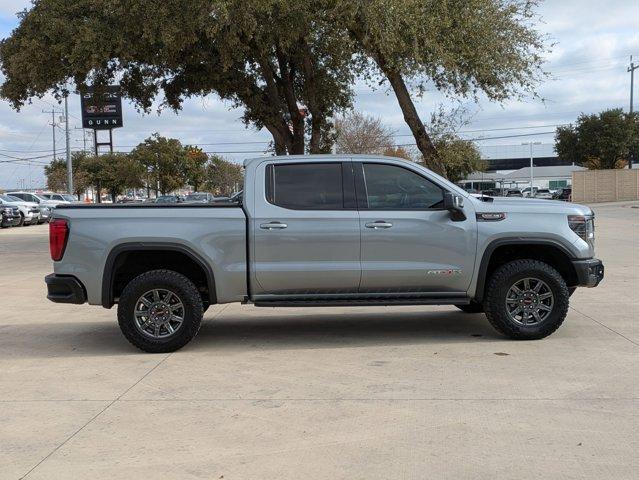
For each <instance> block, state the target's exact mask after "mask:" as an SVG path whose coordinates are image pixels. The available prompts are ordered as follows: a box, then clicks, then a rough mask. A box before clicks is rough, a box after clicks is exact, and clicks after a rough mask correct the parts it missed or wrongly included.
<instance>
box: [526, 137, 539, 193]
mask: <svg viewBox="0 0 639 480" xmlns="http://www.w3.org/2000/svg"><path fill="white" fill-rule="evenodd" d="M522 145H530V198H532V197H534V196H535V191H534V189H533V181H534V179H535V177H534V175H533V166H534V165H533V159H534V157H533V145H541V142H523V143H522Z"/></svg>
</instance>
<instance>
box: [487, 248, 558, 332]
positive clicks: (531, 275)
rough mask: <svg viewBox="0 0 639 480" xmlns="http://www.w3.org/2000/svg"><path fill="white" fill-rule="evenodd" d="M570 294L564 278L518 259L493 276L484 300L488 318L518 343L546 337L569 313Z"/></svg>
mask: <svg viewBox="0 0 639 480" xmlns="http://www.w3.org/2000/svg"><path fill="white" fill-rule="evenodd" d="M569 297H570V292H569V290H568V287H567V286H566V282H565V280H564V279H563V277H562V276H561V275H560V274H559V272H557V270H555V269H554V268H552V267H551V266H550V265H548V264H546V263H544V262H540V261H538V260H515V261H512V262H509V263H506V264H505V265H502V266H501V267H499V268H498V269H497V270H495V272H494V273H493V274H492V276H491V277H490V280H489V282H488V286H487V289H486V295H485V299H484V310H485V312H486V317H488V320H489V321H490V323H491V324H492V326H493V327H495V329H496V330H497V331H499V332H500V333H502V334H504V335H506V336H508V337H510V338H512V339H515V340H536V339H539V338H544V337H547V336H548V335H550V334H551V333H553V332H554V331H555V330H557V329H558V328H559V326H560V325H561V324H562V323H563V321H564V319H565V318H566V314H567V313H568V299H569Z"/></svg>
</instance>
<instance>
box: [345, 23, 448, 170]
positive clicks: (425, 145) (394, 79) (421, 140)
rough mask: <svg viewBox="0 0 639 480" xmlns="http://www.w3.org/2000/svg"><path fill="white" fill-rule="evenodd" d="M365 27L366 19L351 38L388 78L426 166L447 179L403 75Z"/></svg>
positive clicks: (353, 31)
mask: <svg viewBox="0 0 639 480" xmlns="http://www.w3.org/2000/svg"><path fill="white" fill-rule="evenodd" d="M363 25H366V22H365V21H364V19H360V22H359V28H353V29H351V30H350V34H351V36H352V37H353V38H355V39H356V40H357V41H358V42H359V43H360V44H361V45H362V46H364V47H365V48H366V49H367V50H368V51H369V53H370V55H371V56H372V57H373V59H374V60H375V63H377V66H378V67H379V69H380V70H381V71H382V73H383V74H384V75H385V76H386V78H388V81H389V82H390V84H391V87H393V91H394V92H395V97H396V98H397V103H398V104H399V108H401V109H402V113H403V114H404V121H405V122H406V124H407V125H408V128H410V131H411V133H412V134H413V137H414V138H415V143H416V144H417V148H418V149H419V151H420V152H421V154H422V157H423V159H424V164H425V165H426V166H427V167H428V168H430V169H431V170H432V171H434V172H435V173H438V174H439V175H441V176H442V177H444V178H445V177H446V168H445V167H444V164H443V162H442V161H441V159H440V158H439V155H438V154H437V149H436V148H435V145H433V141H432V140H431V138H430V135H428V132H427V131H426V127H424V124H423V123H422V121H421V119H420V118H419V114H418V113H417V109H416V108H415V104H414V103H413V100H412V98H410V93H409V91H408V87H407V86H406V83H405V82H404V79H403V77H402V75H401V73H400V72H398V71H397V70H395V69H394V68H392V66H391V65H389V64H388V61H387V60H386V58H385V57H384V55H383V54H382V53H381V52H380V51H379V49H378V48H376V47H375V45H374V44H373V43H372V42H371V41H370V38H369V37H368V34H367V33H366V31H365V30H363V29H362V26H363Z"/></svg>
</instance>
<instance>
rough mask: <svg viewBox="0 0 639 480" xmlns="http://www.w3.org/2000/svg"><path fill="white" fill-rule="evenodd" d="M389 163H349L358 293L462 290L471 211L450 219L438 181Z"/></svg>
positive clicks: (467, 275)
mask: <svg viewBox="0 0 639 480" xmlns="http://www.w3.org/2000/svg"><path fill="white" fill-rule="evenodd" d="M390 162H391V163H388V161H379V162H376V161H370V162H362V163H360V162H355V163H353V166H354V171H355V175H356V187H357V199H358V205H359V211H360V231H361V235H362V280H361V285H360V292H419V293H444V292H448V293H459V294H461V292H465V291H466V290H467V289H468V287H469V285H470V282H471V278H472V273H473V268H474V262H475V250H476V220H475V218H474V212H471V214H470V215H467V217H468V218H467V219H466V220H464V221H457V222H455V221H453V220H452V219H451V217H450V213H449V212H448V211H446V210H444V209H443V194H444V188H443V187H442V186H440V185H438V184H437V183H435V182H434V181H433V180H431V179H429V178H427V177H426V176H425V175H424V174H423V173H422V172H420V171H419V170H417V169H411V168H409V167H408V166H406V165H405V163H404V162H402V163H404V164H402V163H399V162H398V163H392V161H390ZM469 203H470V202H469ZM468 209H469V210H472V206H470V205H469V206H468Z"/></svg>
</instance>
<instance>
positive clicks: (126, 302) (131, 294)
mask: <svg viewBox="0 0 639 480" xmlns="http://www.w3.org/2000/svg"><path fill="white" fill-rule="evenodd" d="M153 289H164V290H169V291H170V292H172V293H173V294H174V295H176V296H177V297H178V298H179V300H180V301H181V302H182V304H183V305H184V320H183V322H182V324H181V325H180V326H179V328H177V330H176V331H175V333H174V334H172V335H171V336H169V337H167V338H151V337H148V336H146V335H144V334H143V333H141V332H140V331H139V330H138V328H137V327H136V325H135V320H134V310H135V307H136V303H137V302H138V300H139V299H140V297H141V296H142V295H143V294H144V293H145V292H148V291H150V290H153ZM202 313H203V309H202V297H201V296H200V293H199V292H198V290H197V288H196V287H195V285H193V282H191V281H190V280H189V279H188V278H186V277H185V276H184V275H181V274H179V273H177V272H174V271H172V270H152V271H149V272H146V273H143V274H141V275H138V276H137V277H135V278H134V279H133V280H131V281H130V282H129V284H128V285H127V286H126V287H125V288H124V290H123V291H122V294H121V295H120V301H119V304H118V323H119V325H120V330H122V333H123V334H124V336H125V337H126V339H127V340H128V341H129V342H131V343H132V344H133V345H134V346H136V347H137V348H139V349H140V350H144V351H145V352H149V353H166V352H174V351H176V350H179V349H180V348H182V347H183V346H184V345H186V344H187V343H189V342H190V341H191V340H192V339H193V337H195V335H197V332H198V330H199V329H200V323H201V322H202Z"/></svg>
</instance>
